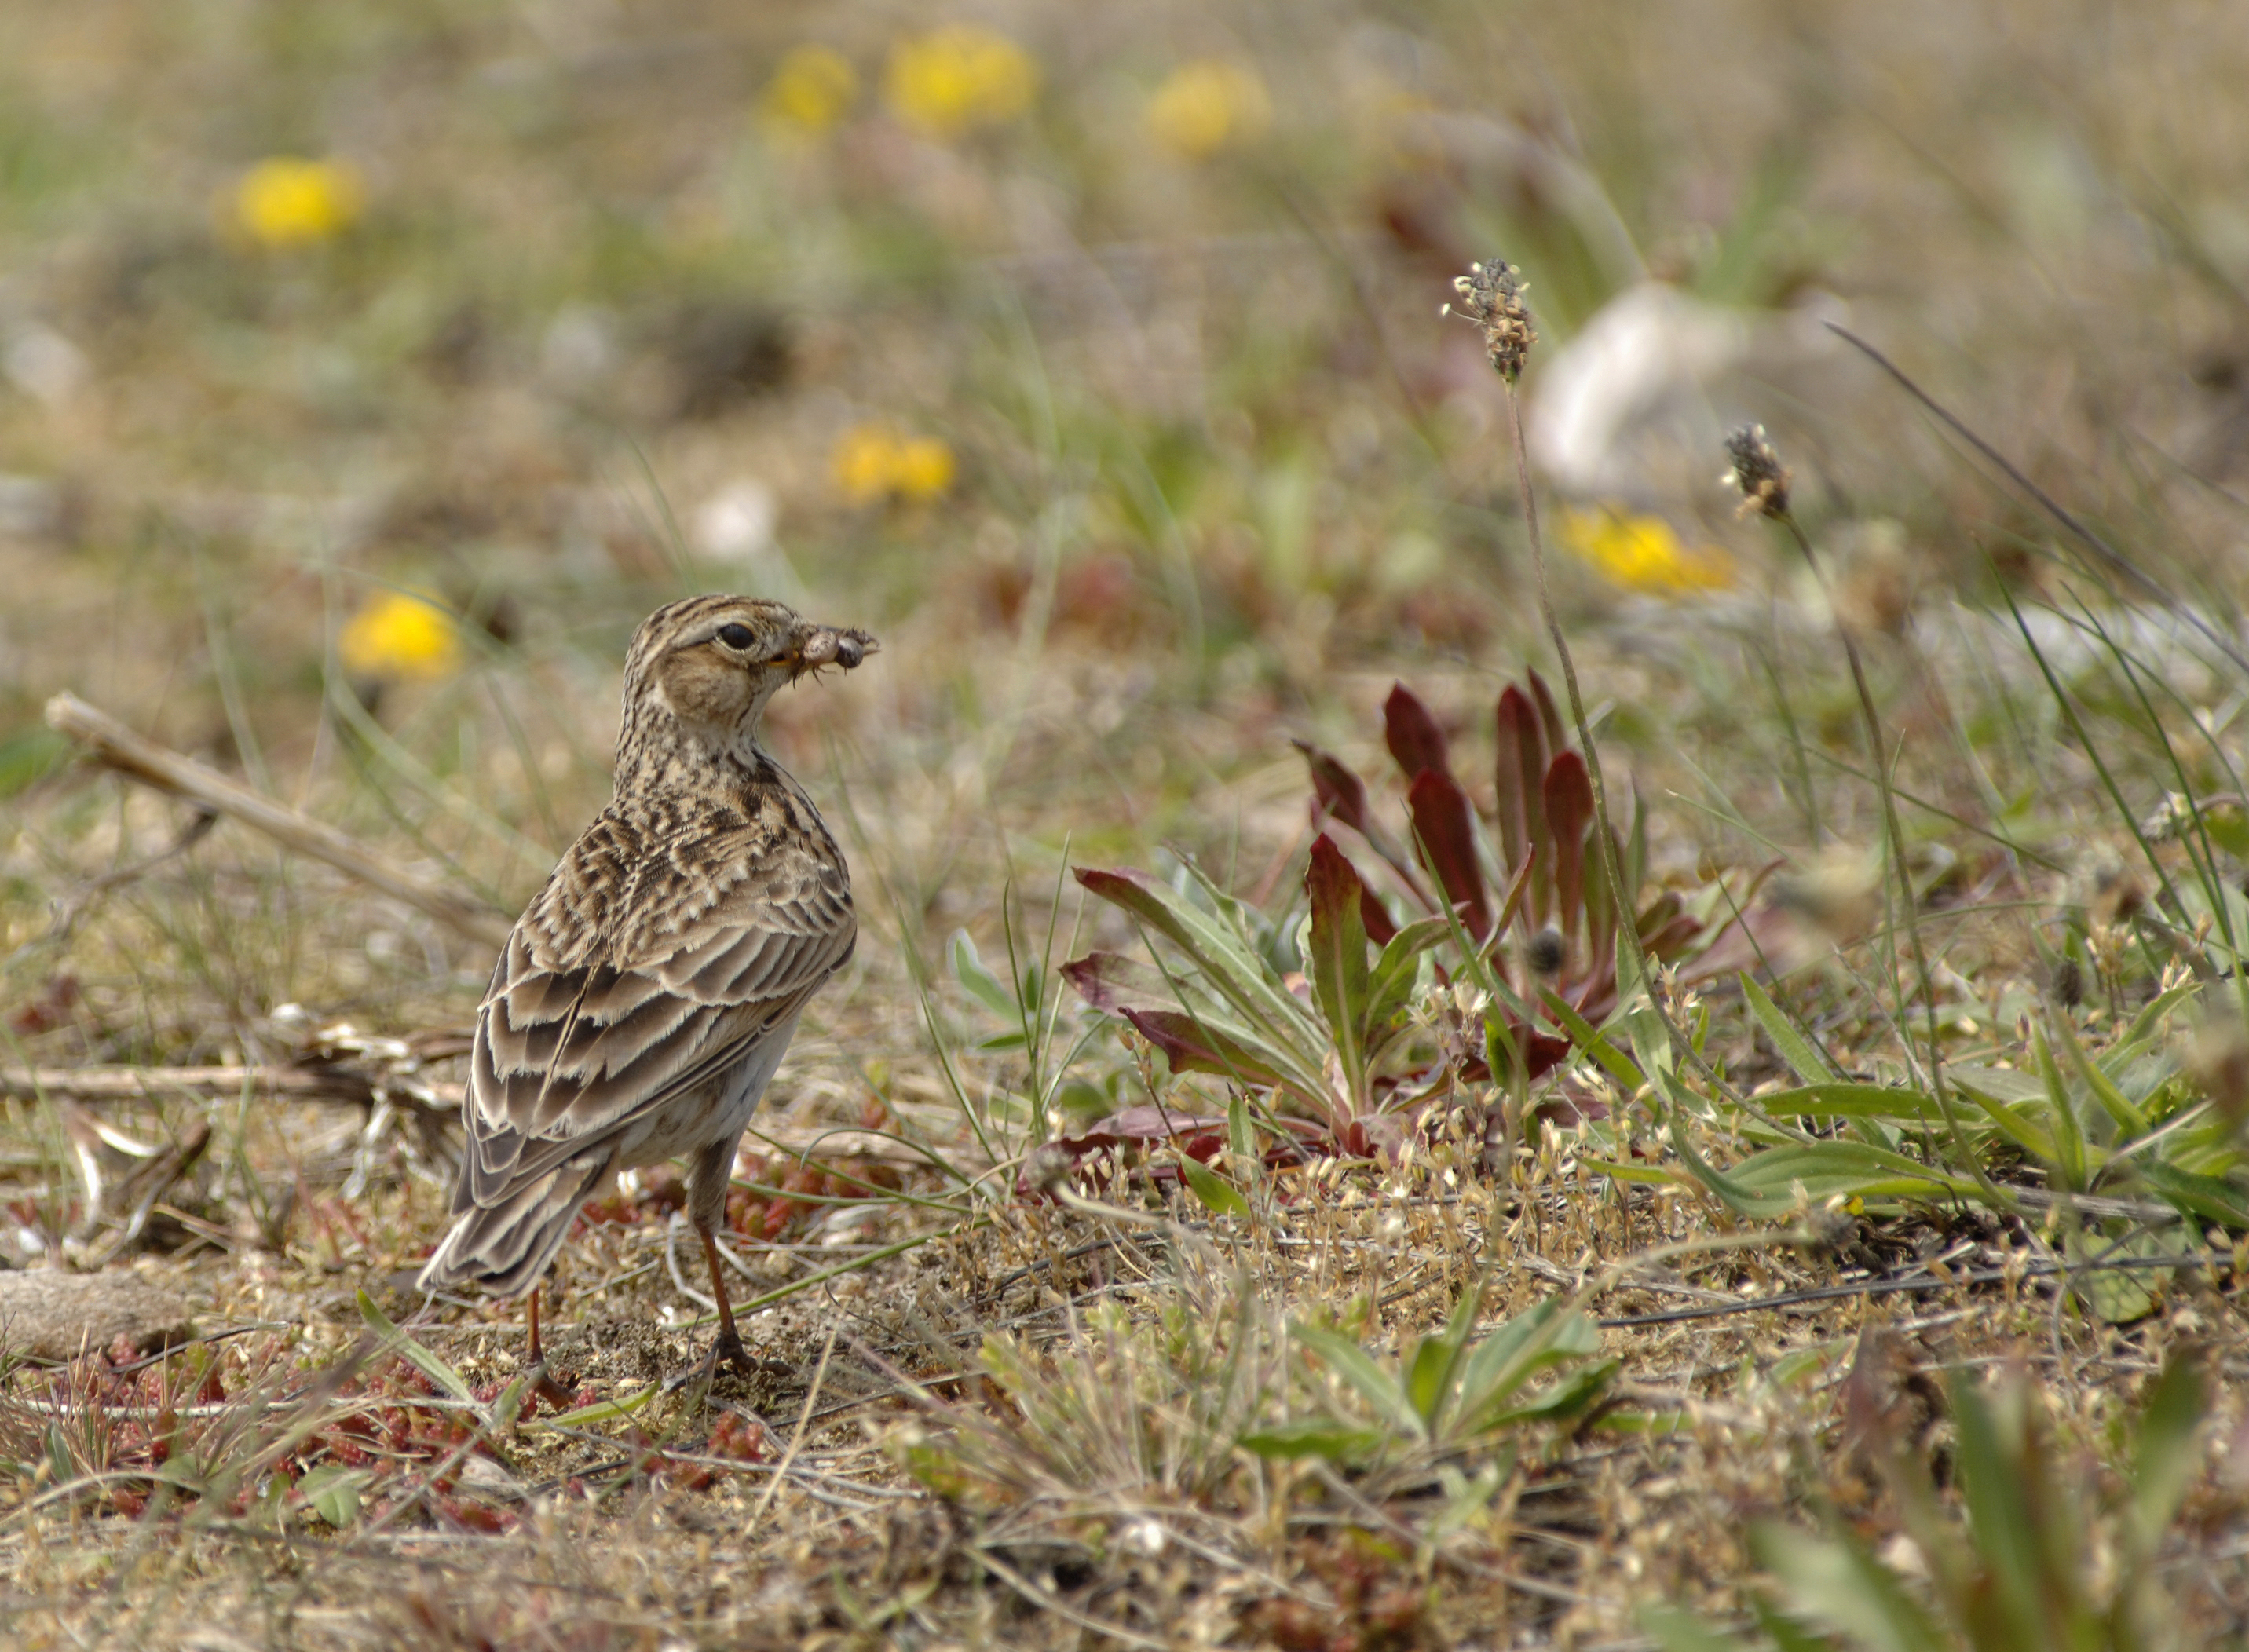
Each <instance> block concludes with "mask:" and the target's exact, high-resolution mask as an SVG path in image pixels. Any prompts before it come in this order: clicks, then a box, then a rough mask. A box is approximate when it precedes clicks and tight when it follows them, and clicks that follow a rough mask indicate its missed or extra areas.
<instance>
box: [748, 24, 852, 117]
mask: <svg viewBox="0 0 2249 1652" xmlns="http://www.w3.org/2000/svg"><path fill="white" fill-rule="evenodd" d="M858 100H859V74H858V72H857V71H856V69H854V68H852V66H851V64H850V60H849V59H847V58H846V57H844V55H843V53H842V52H838V51H836V49H835V48H833V47H832V46H823V45H815V44H810V43H808V44H806V45H801V46H794V47H791V48H790V50H789V52H788V53H787V56H785V57H784V58H782V59H781V64H780V66H779V67H777V68H776V69H774V75H773V79H770V80H768V81H767V82H766V89H765V93H764V95H762V96H761V97H760V98H759V100H758V114H759V115H760V117H761V118H762V119H763V120H764V121H765V124H766V127H767V129H768V130H770V131H773V132H776V133H781V134H787V135H788V136H791V137H800V138H816V137H820V136H822V134H826V133H828V132H829V131H832V130H833V129H834V128H835V127H836V125H837V124H838V123H839V122H841V121H842V120H843V117H844V116H845V115H847V114H850V113H851V106H852V105H853V104H855V103H856V102H857V101H858Z"/></svg>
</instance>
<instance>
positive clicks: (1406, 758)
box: [1382, 683, 1453, 781]
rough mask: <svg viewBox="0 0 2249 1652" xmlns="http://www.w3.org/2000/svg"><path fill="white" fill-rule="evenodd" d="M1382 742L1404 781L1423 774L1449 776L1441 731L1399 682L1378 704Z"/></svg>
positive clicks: (1406, 688) (1412, 693)
mask: <svg viewBox="0 0 2249 1652" xmlns="http://www.w3.org/2000/svg"><path fill="white" fill-rule="evenodd" d="M1382 739H1383V741H1384V743H1385V744H1386V745H1387V746H1388V747H1390V754H1391V756H1393V758H1395V759H1397V761H1398V767H1399V769H1400V772H1401V773H1402V774H1404V775H1405V776H1406V779H1407V780H1408V781H1411V780H1413V778H1415V777H1416V776H1417V775H1420V774H1427V773H1435V774H1444V775H1448V776H1449V775H1450V774H1452V772H1453V768H1452V764H1451V763H1450V761H1448V759H1447V758H1446V755H1445V731H1444V730H1442V729H1441V728H1439V727H1438V726H1437V719H1435V718H1434V717H1432V716H1430V715H1429V708H1428V707H1427V706H1424V705H1423V704H1421V701H1420V697H1419V696H1417V695H1416V694H1415V693H1414V692H1413V690H1412V689H1410V688H1408V687H1406V685H1405V684H1403V683H1393V684H1392V685H1390V698H1389V699H1386V700H1385V701H1383V702H1382Z"/></svg>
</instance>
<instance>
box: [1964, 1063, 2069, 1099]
mask: <svg viewBox="0 0 2249 1652" xmlns="http://www.w3.org/2000/svg"><path fill="white" fill-rule="evenodd" d="M1944 1076H1945V1077H1947V1078H1950V1080H1951V1081H1952V1082H1953V1083H1954V1084H1957V1085H1959V1086H1960V1087H1961V1088H1963V1089H1964V1090H1973V1091H1978V1092H1979V1093H1981V1094H1983V1095H1986V1096H1989V1097H1990V1098H1991V1099H1992V1100H1994V1101H1998V1102H2005V1104H2006V1105H2008V1106H2010V1107H2013V1106H2019V1105H2021V1104H2022V1103H2024V1102H2026V1101H2044V1100H2046V1084H2045V1083H2044V1081H2043V1080H2041V1079H2040V1078H2039V1077H2038V1075H2037V1074H2035V1073H2026V1072H2022V1071H2019V1070H2017V1069H2015V1068H2012V1067H1989V1066H1985V1065H1984V1064H1983V1063H1980V1062H1973V1061H1959V1062H1953V1061H1948V1062H1946V1063H1944Z"/></svg>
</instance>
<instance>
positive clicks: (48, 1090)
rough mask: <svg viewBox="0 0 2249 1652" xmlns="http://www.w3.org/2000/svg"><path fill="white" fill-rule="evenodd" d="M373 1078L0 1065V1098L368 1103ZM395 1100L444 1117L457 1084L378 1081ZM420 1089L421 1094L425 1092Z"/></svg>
mask: <svg viewBox="0 0 2249 1652" xmlns="http://www.w3.org/2000/svg"><path fill="white" fill-rule="evenodd" d="M376 1088H377V1080H375V1078H373V1077H369V1076H368V1074H366V1073H364V1072H361V1071H360V1070H357V1069H355V1068H351V1067H342V1066H327V1067H280V1066H260V1067H0V1098H9V1099H11V1100H19V1101H37V1100H39V1099H41V1098H47V1097H56V1098H68V1099H70V1100H72V1101H79V1102H105V1101H155V1100H157V1099H160V1098H163V1097H167V1096H178V1095H180V1094H182V1093H183V1092H184V1093H186V1094H188V1095H191V1096H196V1097H201V1098H215V1097H216V1098H231V1097H236V1096H239V1095H241V1094H242V1092H243V1091H244V1090H245V1089H249V1090H254V1091H260V1092H262V1093H264V1094H265V1095H267V1096H272V1097H278V1098H280V1099H282V1100H284V1101H326V1102H337V1103H341V1104H343V1105H348V1106H354V1107H365V1106H370V1105H373V1104H374V1102H375V1090H376ZM382 1091H383V1093H384V1094H385V1095H386V1096H388V1097H389V1099H390V1101H391V1103H392V1104H393V1105H398V1104H400V1103H406V1104H408V1105H416V1106H420V1107H423V1108H424V1109H426V1110H428V1111H430V1112H440V1113H443V1114H444V1116H446V1117H447V1118H450V1117H452V1116H453V1115H454V1114H455V1113H457V1112H459V1111H460V1107H461V1086H460V1085H459V1084H445V1083H441V1082H438V1081H436V1080H432V1079H427V1078H416V1079H414V1080H412V1081H411V1082H410V1083H404V1084H401V1083H395V1082H389V1083H384V1084H382ZM425 1092H426V1093H425Z"/></svg>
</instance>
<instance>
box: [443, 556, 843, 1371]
mask: <svg viewBox="0 0 2249 1652" xmlns="http://www.w3.org/2000/svg"><path fill="white" fill-rule="evenodd" d="M876 646H877V645H876V643H875V640H874V638H872V637H869V636H868V635H867V634H866V633H865V632H864V631H854V630H836V629H835V628H833V627H830V626H825V625H812V624H808V623H806V622H804V621H803V620H801V619H799V618H798V617H797V616H796V615H795V614H794V613H793V612H791V611H790V610H789V609H787V608H785V607H783V606H782V605H781V603H779V602H762V601H760V600H758V599H756V598H753V597H747V596H697V597H691V598H689V599H688V600H687V601H685V602H674V603H671V605H670V606H668V607H665V608H660V609H657V611H656V612H655V613H653V614H651V615H650V616H649V617H648V618H647V620H646V621H644V622H643V623H642V625H641V628H640V630H638V631H637V632H636V633H635V634H634V637H633V641H632V647H631V649H630V650H629V652H628V653H627V654H626V656H625V671H624V720H623V724H622V727H621V728H620V729H619V731H618V733H617V774H616V796H615V797H613V798H612V799H611V800H610V802H609V807H608V808H607V809H603V810H602V813H601V815H600V816H599V817H598V818H597V819H596V820H595V822H594V823H593V824H592V825H590V826H588V827H587V828H586V829H585V831H584V832H583V833H582V834H581V835H580V836H579V838H578V841H577V842H576V843H573V844H572V845H571V846H570V850H569V852H568V853H567V854H566V855H564V856H563V857H562V860H561V864H560V865H558V866H556V867H555V869H554V876H552V877H551V878H548V879H547V886H546V888H544V889H542V890H541V891H540V892H539V895H538V898H536V899H534V900H533V902H532V903H531V905H530V906H529V907H528V908H527V909H526V911H525V912H524V914H523V916H522V917H521V918H519V919H517V920H516V925H515V932H514V933H512V935H510V936H509V937H508V940H507V946H506V948H505V949H503V951H502V952H501V953H500V959H499V967H498V968H496V969H494V970H493V971H492V986H491V987H490V988H488V989H487V990H486V991H485V1001H484V1003H483V1005H482V1007H481V1008H479V1009H478V1012H477V1031H476V1042H475V1047H474V1049H473V1050H472V1051H471V1057H470V1068H469V1083H468V1090H467V1094H466V1096H465V1097H464V1099H463V1102H462V1105H461V1115H462V1121H463V1123H464V1125H466V1127H467V1132H468V1146H467V1151H466V1152H465V1153H464V1155H463V1158H462V1160H461V1176H460V1181H459V1183H458V1185H457V1187H455V1188H454V1191H453V1214H454V1222H453V1226H452V1228H451V1229H450V1231H449V1232H448V1233H447V1234H446V1235H445V1237H444V1242H442V1243H440V1244H439V1245H438V1247H437V1252H436V1254H434V1255H433V1256H431V1257H430V1261H429V1263H428V1265H427V1266H425V1267H424V1268H423V1270H422V1277H421V1281H420V1283H421V1285H422V1288H423V1290H424V1291H438V1290H444V1289H447V1288H449V1287H457V1286H462V1285H467V1286H472V1287H476V1288H478V1289H481V1290H484V1291H489V1292H491V1293H492V1294H494V1295H497V1296H503V1297H515V1296H520V1295H522V1294H523V1293H525V1292H526V1291H528V1292H529V1293H530V1303H529V1304H528V1308H527V1311H526V1318H527V1319H528V1321H529V1325H530V1332H531V1335H530V1347H529V1351H528V1353H529V1359H530V1363H531V1365H532V1366H533V1368H534V1369H539V1370H540V1387H541V1390H542V1392H546V1393H547V1394H549V1396H550V1397H552V1395H553V1394H554V1392H555V1389H554V1384H553V1383H552V1381H551V1380H550V1379H549V1378H547V1375H546V1373H545V1372H544V1370H543V1368H542V1367H543V1351H542V1350H541V1348H540V1341H539V1282H540V1279H542V1278H543V1277H545V1276H546V1273H547V1269H548V1268H549V1267H550V1266H552V1265H553V1263H554V1255H555V1252H556V1251H557V1250H559V1249H561V1245H562V1241H563V1240H564V1238H565V1237H567V1236H568V1234H569V1231H570V1225H571V1222H572V1221H573V1220H574V1218H575V1217H576V1215H577V1214H578V1210H579V1207H580V1206H581V1205H582V1204H583V1203H584V1202H585V1201H586V1200H587V1199H588V1197H589V1196H590V1195H591V1194H593V1193H594V1191H595V1188H596V1187H599V1186H600V1185H601V1184H602V1181H603V1180H605V1179H607V1178H608V1177H609V1176H610V1175H611V1174H614V1173H615V1172H616V1171H618V1170H622V1169H628V1168H630V1167H633V1166H636V1165H647V1164H653V1163H655V1162H657V1160H664V1159H673V1158H680V1157H684V1158H687V1159H688V1160H690V1161H691V1167H690V1169H689V1172H688V1179H687V1188H688V1199H687V1214H688V1218H689V1220H690V1221H691V1222H693V1223H694V1224H695V1230H696V1232H697V1233H698V1235H699V1236H701V1238H702V1241H703V1255H704V1258H705V1261H706V1262H707V1263H709V1264H710V1269H711V1289H712V1295H713V1297H714V1298H716V1300H717V1303H718V1308H719V1336H718V1340H717V1342H716V1344H715V1345H714V1346H713V1347H712V1356H711V1357H712V1363H713V1366H716V1365H717V1364H718V1363H719V1362H721V1361H724V1362H726V1363H731V1364H736V1365H744V1366H746V1364H747V1363H748V1358H747V1355H746V1353H745V1351H744V1349H743V1347H742V1339H741V1337H740V1335H739V1333H738V1332H736V1330H735V1328H734V1315H733V1309H732V1305H731V1304H730V1303H729V1302H728V1299H727V1295H726V1281H725V1279H724V1278H722V1277H720V1275H719V1249H718V1244H717V1242H716V1241H715V1239H714V1238H713V1236H712V1233H713V1229H716V1228H717V1227H718V1225H719V1221H720V1220H721V1218H722V1217H723V1216H724V1215H725V1212H726V1186H727V1181H728V1179H729V1177H730V1176H731V1175H732V1169H733V1163H734V1149H735V1146H737V1144H738V1143H739V1141H740V1140H741V1138H742V1132H743V1130H744V1129H745V1128H746V1127H747V1125H748V1124H749V1122H750V1117H751V1115H752V1114H753V1113H754V1112H756V1111H757V1108H758V1102H759V1099H760V1098H761V1097H762V1096H763V1095H764V1093H765V1088H766V1085H767V1083H768V1082H769V1081H770V1080H771V1079H772V1077H773V1076H774V1069H775V1068H777V1067H779V1066H780V1065H781V1052H782V1051H783V1050H787V1048H788V1041H789V1035H790V1034H792V1033H794V1031H795V1030H796V1019H797V1016H798V1015H799V1013H800V1012H801V1011H802V1009H803V1008H804V1006H805V1003H806V1002H807V1001H808V999H810V998H811V996H812V995H813V994H814V993H815V992H817V991H818V990H819V989H820V988H821V986H822V983H823V982H825V981H827V979H828V978H829V976H830V975H832V974H835V973H836V970H837V969H839V968H841V967H843V963H844V960H847V959H849V957H850V956H851V946H852V941H853V939H854V937H855V936H856V933H857V924H856V920H855V919H854V918H853V916H852V912H851V879H850V874H849V871H848V869H847V868H846V867H845V866H844V864H843V851H842V850H839V849H838V848H837V847H836V840H835V838H833V837H832V836H829V831H828V828H827V826H826V824H825V823H823V822H822V820H821V818H820V811H819V810H817V809H815V808H814V807H813V806H812V800H811V799H810V798H808V797H807V796H806V795H804V791H803V788H801V787H800V786H798V785H797V783H796V781H794V780H793V779H791V778H790V777H789V775H788V774H787V772H786V771H785V770H784V769H782V767H781V765H780V764H779V763H777V762H775V761H774V760H773V758H772V757H771V756H770V755H769V754H767V752H766V751H765V750H764V749H763V747H760V745H759V744H758V719H759V717H760V714H761V713H762V712H764V710H765V708H766V703H767V701H768V700H770V699H772V698H773V696H774V692H775V691H777V690H778V689H780V688H781V686H782V685H784V684H787V683H793V682H794V681H796V680H797V679H798V678H801V677H803V676H805V675H807V674H808V673H813V672H816V671H819V670H820V668H821V667H822V666H825V665H837V666H842V667H843V668H844V669H845V670H847V671H848V670H849V669H850V668H851V667H853V666H856V665H857V664H859V662H860V661H861V660H863V659H864V658H865V657H867V656H868V655H869V654H871V653H873V652H874V651H875V649H876Z"/></svg>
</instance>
